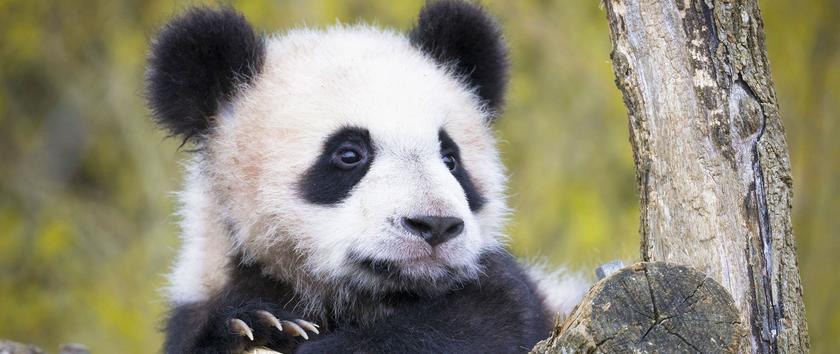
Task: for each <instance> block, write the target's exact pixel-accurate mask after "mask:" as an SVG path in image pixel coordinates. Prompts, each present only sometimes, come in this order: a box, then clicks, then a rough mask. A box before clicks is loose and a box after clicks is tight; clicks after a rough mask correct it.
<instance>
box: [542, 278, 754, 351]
mask: <svg viewBox="0 0 840 354" xmlns="http://www.w3.org/2000/svg"><path fill="white" fill-rule="evenodd" d="M744 335H745V331H744V329H743V326H741V323H740V317H739V313H738V310H737V309H736V308H735V304H734V302H733V300H732V297H731V296H729V293H728V292H727V291H726V289H724V288H723V287H722V286H721V285H720V284H718V283H717V282H716V281H715V280H714V279H712V278H709V277H707V276H706V275H705V274H703V273H700V272H698V271H696V270H693V269H690V268H688V267H684V266H680V265H673V264H668V263H664V262H642V263H636V264H633V265H631V266H628V267H625V268H623V269H621V270H620V271H618V272H615V273H613V274H612V275H609V276H607V277H606V278H604V279H602V280H600V281H599V282H597V283H596V284H595V285H594V286H593V287H592V289H590V290H589V292H588V293H587V294H586V296H584V298H583V300H582V301H581V303H580V304H579V305H578V307H577V308H575V310H574V311H573V312H572V314H571V315H569V316H567V317H566V318H565V320H563V321H562V322H560V323H558V324H557V326H556V329H555V333H553V334H552V336H551V338H549V339H547V340H545V341H542V342H540V343H539V344H537V346H536V347H535V348H534V350H533V351H532V352H531V353H539V354H543V353H592V352H599V353H646V352H660V351H662V350H663V348H667V351H668V352H675V353H689V352H701V353H735V352H738V350H739V345H740V343H741V341H742V339H743V337H744Z"/></svg>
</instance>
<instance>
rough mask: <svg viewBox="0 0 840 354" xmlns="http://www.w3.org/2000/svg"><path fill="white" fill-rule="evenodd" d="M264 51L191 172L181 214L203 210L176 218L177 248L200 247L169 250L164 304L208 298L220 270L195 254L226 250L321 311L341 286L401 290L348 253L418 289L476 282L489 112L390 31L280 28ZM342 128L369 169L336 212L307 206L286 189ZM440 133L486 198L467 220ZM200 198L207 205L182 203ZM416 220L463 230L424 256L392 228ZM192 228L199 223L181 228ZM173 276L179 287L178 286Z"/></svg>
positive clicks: (483, 237)
mask: <svg viewBox="0 0 840 354" xmlns="http://www.w3.org/2000/svg"><path fill="white" fill-rule="evenodd" d="M266 50H267V53H266V57H265V58H266V59H265V66H264V68H263V69H262V72H261V73H260V75H259V76H258V77H257V78H256V79H255V80H254V82H253V84H252V85H251V86H250V87H248V88H246V89H244V90H243V91H242V93H241V94H240V95H239V96H238V97H237V98H236V99H235V100H234V102H233V104H231V105H230V106H228V107H224V109H223V111H222V113H221V114H220V115H219V117H217V122H216V124H217V127H216V128H215V129H214V132H213V133H212V135H211V136H210V137H209V139H207V143H206V145H205V146H202V150H203V152H202V154H203V155H204V156H205V158H202V159H196V161H195V162H194V163H193V166H192V167H191V169H192V170H193V171H194V173H192V175H193V177H191V178H190V179H189V180H188V182H187V183H188V186H187V192H186V193H185V194H184V196H185V197H184V198H183V200H182V201H183V202H184V204H185V205H184V210H189V211H190V212H191V213H199V214H201V213H203V214H201V215H200V216H196V215H193V216H188V217H186V218H185V222H184V226H185V227H184V231H185V238H186V241H185V245H186V247H187V248H189V247H193V248H203V249H202V251H196V252H192V253H193V254H192V255H191V254H190V251H189V250H186V249H185V251H184V252H183V253H182V256H181V258H180V260H179V262H178V264H177V265H176V270H175V271H174V276H175V279H174V282H173V287H172V289H171V290H172V294H173V296H175V297H178V296H180V297H187V295H188V297H189V298H190V299H191V300H195V299H197V298H201V297H202V296H206V294H207V293H209V292H211V291H213V290H215V289H217V288H219V287H220V286H221V285H222V283H223V282H224V280H225V279H224V277H223V276H219V275H218V274H215V273H216V272H219V269H220V267H223V265H221V264H219V262H212V261H208V260H206V259H203V257H220V258H223V259H227V257H228V256H229V255H230V254H233V253H234V252H240V253H242V254H244V256H245V257H246V259H245V260H246V261H258V262H260V263H261V264H263V265H265V266H266V267H267V268H266V269H265V270H266V272H267V273H268V274H269V275H271V276H274V277H277V278H280V279H283V280H287V281H290V282H291V283H293V284H295V286H296V287H297V288H298V290H299V291H300V292H302V293H305V294H306V296H307V297H311V298H318V297H321V298H322V299H320V300H322V301H327V299H323V297H329V296H333V297H335V296H338V297H346V296H347V294H346V292H347V291H348V290H347V289H348V288H353V289H364V290H367V291H371V292H376V291H378V290H382V289H384V290H392V289H396V288H401V287H408V286H409V285H408V284H399V283H389V282H386V281H385V280H384V279H382V278H380V277H377V276H374V275H373V274H369V273H366V272H364V271H360V269H359V268H358V266H357V265H354V264H353V263H351V262H350V259H351V256H354V257H357V258H358V257H362V258H373V259H377V260H389V261H392V262H394V263H396V264H398V265H400V268H401V269H403V270H404V274H405V275H407V276H409V277H410V278H412V279H415V280H417V281H418V282H421V283H422V284H425V285H431V284H435V282H437V281H439V280H443V277H444V276H446V275H447V273H446V272H447V271H446V269H448V268H451V269H457V270H458V276H462V277H474V276H476V275H477V274H478V273H479V272H480V269H479V266H478V257H479V256H480V255H481V254H482V253H483V252H486V251H488V250H493V249H495V248H498V247H499V245H500V240H499V239H500V235H501V234H500V228H501V226H502V224H503V218H504V215H505V213H506V206H505V201H504V181H505V177H504V170H503V167H502V165H501V163H500V161H499V157H498V153H497V150H496V147H495V140H494V138H493V136H492V134H491V131H490V129H489V127H488V123H487V121H488V118H489V117H488V114H489V113H488V112H485V111H484V110H483V109H482V107H481V106H480V105H479V103H478V102H479V100H478V98H477V97H476V96H475V95H474V94H473V93H472V92H470V90H469V89H467V86H466V85H465V84H463V83H461V82H459V81H458V80H457V79H456V78H454V77H453V76H452V75H450V74H449V73H448V72H447V71H446V70H445V69H444V68H441V67H440V66H439V65H437V64H436V63H435V62H434V61H433V60H432V59H430V58H428V57H427V56H425V55H424V54H423V53H422V52H421V51H419V50H418V49H416V48H414V47H412V46H411V44H410V43H409V42H408V40H407V39H406V38H405V37H404V36H403V35H401V34H398V33H395V32H389V31H383V30H380V29H376V28H372V27H367V26H349V27H348V26H337V27H333V28H330V29H328V30H325V31H317V30H309V29H299V30H293V31H291V32H289V33H287V34H285V35H283V36H278V37H271V38H269V39H268V40H267V43H266ZM342 127H359V128H363V129H367V130H368V131H369V132H370V135H371V140H372V142H373V145H374V146H375V147H374V149H375V158H374V160H373V164H372V165H371V167H370V169H369V171H368V172H367V174H366V175H365V176H364V177H363V178H362V180H361V181H360V182H359V183H358V184H357V185H356V186H355V187H354V188H353V190H352V192H351V193H350V194H349V196H348V197H347V198H345V199H344V200H343V201H342V202H340V203H338V204H336V205H317V204H313V203H310V202H308V201H306V200H305V199H303V198H302V197H301V194H300V188H299V181H300V180H301V178H302V176H303V174H304V173H305V172H306V170H307V169H308V168H309V167H310V166H311V165H312V164H313V163H314V162H315V159H316V158H317V157H318V156H319V155H320V154H321V150H322V147H323V143H324V141H325V140H326V139H327V137H328V136H329V135H330V134H332V133H334V132H336V131H337V130H339V129H341V128H342ZM441 129H444V130H446V132H447V133H448V134H449V136H450V137H451V138H452V139H453V140H454V141H455V143H456V144H458V146H459V148H460V154H461V161H459V163H460V164H461V166H463V167H465V168H466V169H467V170H468V171H469V174H470V176H471V180H472V182H473V184H474V185H475V186H476V188H477V190H478V191H479V192H480V194H481V195H482V196H483V197H484V199H485V200H486V203H485V204H484V206H483V207H482V208H481V209H480V210H478V211H476V212H472V211H471V210H470V208H469V205H468V203H467V199H466V197H465V195H464V191H463V189H462V187H461V186H460V185H459V183H458V182H457V181H456V179H455V178H454V177H453V176H452V174H451V173H450V172H449V171H448V169H447V168H446V166H445V165H444V163H443V162H442V161H441V156H440V143H439V141H438V132H439V131H440V130H441ZM193 184H202V186H200V187H199V186H195V185H193ZM201 191H203V192H204V193H209V194H210V195H212V196H214V197H206V196H205V197H198V196H196V195H195V194H196V193H198V194H201ZM417 215H436V216H455V217H459V218H461V219H463V220H464V231H463V233H462V234H461V235H460V236H458V237H456V238H454V239H452V240H449V241H447V242H445V243H443V244H441V245H439V246H437V247H435V248H434V249H433V248H432V247H431V246H429V244H427V243H426V242H424V241H423V240H422V239H421V238H419V237H418V236H414V235H411V234H409V233H407V232H406V231H405V230H404V229H402V228H401V227H400V223H399V221H398V220H400V218H402V217H411V216H417ZM202 219H204V220H211V221H212V223H210V225H208V226H207V227H204V228H202V227H196V226H194V224H195V223H197V222H199V221H196V220H202ZM206 228H215V230H206ZM226 228H229V230H225V229H226ZM219 229H221V230H219ZM230 232H233V233H234V235H233V237H232V239H231V237H230V236H226V235H227V234H228V233H230ZM222 238H224V240H222ZM191 245H192V246H191ZM190 262H192V264H205V265H206V266H198V267H197V266H194V265H192V266H189V265H187V264H188V263H190ZM211 263H212V264H211ZM211 273H213V274H211ZM449 275H450V276H451V274H449ZM186 278H191V279H192V280H191V281H189V283H188V284H191V285H190V286H192V287H193V288H192V289H191V290H184V289H180V288H181V287H182V285H181V281H182V279H186ZM196 279H199V280H196ZM197 281H198V282H200V285H201V286H200V287H199V290H195V289H194V287H195V283H196V282H197ZM183 286H184V287H185V286H187V285H183ZM329 292H332V294H325V293H329ZM334 300H335V299H333V301H334ZM176 301H177V299H176ZM313 306H314V305H313Z"/></svg>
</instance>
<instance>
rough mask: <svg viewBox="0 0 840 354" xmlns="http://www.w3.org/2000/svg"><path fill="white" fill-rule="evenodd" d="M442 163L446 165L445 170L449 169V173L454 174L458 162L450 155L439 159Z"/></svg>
mask: <svg viewBox="0 0 840 354" xmlns="http://www.w3.org/2000/svg"><path fill="white" fill-rule="evenodd" d="M441 159H442V160H443V163H444V164H445V165H446V168H448V169H449V171H451V172H455V169H457V168H458V160H457V159H456V158H455V156H454V155H452V154H446V155H443V157H442V158H441Z"/></svg>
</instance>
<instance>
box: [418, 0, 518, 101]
mask: <svg viewBox="0 0 840 354" xmlns="http://www.w3.org/2000/svg"><path fill="white" fill-rule="evenodd" d="M409 38H410V39H411V42H412V43H413V44H414V45H415V46H417V47H419V48H420V49H422V50H423V51H425V52H427V53H429V55H431V56H432V57H433V58H435V60H437V61H438V62H439V63H442V64H453V65H454V67H455V70H456V73H457V74H458V75H459V76H462V77H464V78H466V81H467V83H469V84H470V85H472V86H473V87H474V88H475V89H476V92H477V93H478V96H479V97H480V98H481V99H482V100H483V101H484V103H485V104H486V105H487V106H488V107H489V108H490V109H492V110H494V111H496V112H498V111H499V110H500V109H501V106H502V104H503V103H504V95H505V88H506V86H507V78H508V67H509V62H508V57H507V47H506V46H505V43H504V41H503V39H502V31H501V29H500V28H499V25H498V24H497V23H496V21H495V20H494V19H493V17H492V16H490V15H489V14H488V13H487V11H485V10H484V9H483V8H482V7H481V6H479V5H476V4H472V3H469V2H466V1H461V0H434V1H429V2H427V3H426V5H425V6H424V7H423V9H421V10H420V15H419V16H418V20H417V26H415V27H414V29H412V30H411V33H410V34H409Z"/></svg>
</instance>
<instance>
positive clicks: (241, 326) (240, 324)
mask: <svg viewBox="0 0 840 354" xmlns="http://www.w3.org/2000/svg"><path fill="white" fill-rule="evenodd" d="M228 325H229V326H230V328H231V329H233V330H234V331H236V333H238V334H239V335H242V336H245V337H248V339H250V340H254V332H253V331H252V330H251V327H248V324H247V323H245V321H243V320H240V319H238V318H234V319H231V320H230V322H229V323H228Z"/></svg>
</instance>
